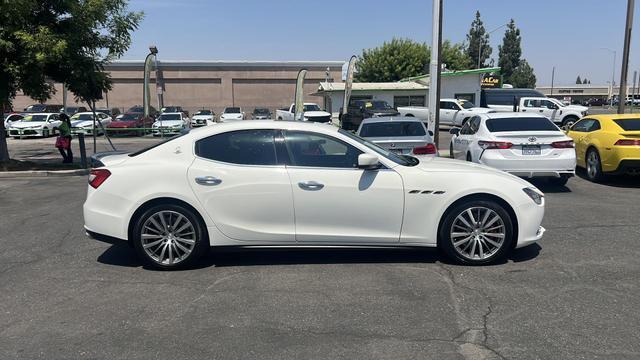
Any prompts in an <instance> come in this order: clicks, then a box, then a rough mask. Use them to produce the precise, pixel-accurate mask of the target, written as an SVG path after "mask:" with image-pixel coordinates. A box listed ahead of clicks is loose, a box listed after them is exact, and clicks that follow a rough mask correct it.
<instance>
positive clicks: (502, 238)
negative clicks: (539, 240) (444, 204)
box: [438, 200, 515, 265]
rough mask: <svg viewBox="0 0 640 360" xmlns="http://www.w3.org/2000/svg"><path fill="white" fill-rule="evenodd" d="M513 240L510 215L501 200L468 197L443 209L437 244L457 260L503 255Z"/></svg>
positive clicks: (474, 261) (487, 259)
mask: <svg viewBox="0 0 640 360" xmlns="http://www.w3.org/2000/svg"><path fill="white" fill-rule="evenodd" d="M514 240H515V239H514V231H513V222H512V219H511V217H510V216H509V213H508V212H507V211H506V210H505V209H504V207H503V206H502V205H501V204H499V203H497V202H495V201H491V200H471V201H466V202H464V203H461V204H458V205H456V206H454V207H453V208H452V209H450V210H449V211H448V212H447V213H446V215H445V218H444V221H443V222H442V226H441V228H440V234H439V241H438V247H439V248H440V249H442V250H443V251H444V252H445V253H446V254H447V255H448V256H449V257H450V258H452V259H454V260H455V261H457V262H459V263H462V264H467V265H483V264H488V263H492V262H495V261H498V260H500V259H501V258H503V257H504V256H505V255H506V254H507V253H508V252H509V250H510V249H511V247H512V246H511V245H512V243H513V241H514Z"/></svg>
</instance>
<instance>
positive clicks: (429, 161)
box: [416, 157, 533, 187]
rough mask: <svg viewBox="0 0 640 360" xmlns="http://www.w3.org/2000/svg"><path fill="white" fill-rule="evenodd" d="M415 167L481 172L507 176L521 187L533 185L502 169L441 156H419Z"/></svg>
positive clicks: (432, 170) (433, 170)
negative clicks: (418, 161)
mask: <svg viewBox="0 0 640 360" xmlns="http://www.w3.org/2000/svg"><path fill="white" fill-rule="evenodd" d="M416 167H417V168H418V169H420V170H423V171H425V172H429V173H432V172H436V171H437V172H455V173H469V172H474V173H478V172H482V173H485V174H492V175H497V176H501V177H503V178H509V179H511V180H514V181H516V182H519V183H520V184H521V185H522V186H523V187H533V185H531V184H530V183H529V182H527V181H526V180H523V179H521V178H519V177H517V176H515V175H511V174H509V173H506V172H504V171H501V170H498V169H494V168H491V167H488V166H485V165H481V164H476V163H472V162H468V161H462V160H454V159H449V158H442V157H432V158H425V159H423V158H421V159H420V164H418V165H416Z"/></svg>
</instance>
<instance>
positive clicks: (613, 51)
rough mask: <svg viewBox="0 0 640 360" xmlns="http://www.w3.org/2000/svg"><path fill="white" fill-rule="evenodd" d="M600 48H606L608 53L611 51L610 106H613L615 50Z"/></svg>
mask: <svg viewBox="0 0 640 360" xmlns="http://www.w3.org/2000/svg"><path fill="white" fill-rule="evenodd" d="M600 49H601V50H606V51H608V52H609V53H613V68H612V69H611V101H610V106H611V107H613V87H614V86H615V84H616V51H615V50H613V49H609V48H600Z"/></svg>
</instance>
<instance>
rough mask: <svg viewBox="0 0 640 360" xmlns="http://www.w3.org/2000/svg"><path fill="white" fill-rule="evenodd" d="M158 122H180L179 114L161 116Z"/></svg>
mask: <svg viewBox="0 0 640 360" xmlns="http://www.w3.org/2000/svg"><path fill="white" fill-rule="evenodd" d="M158 120H181V118H180V114H162V115H160V117H159V118H158Z"/></svg>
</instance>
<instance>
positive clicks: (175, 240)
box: [132, 204, 209, 270]
mask: <svg viewBox="0 0 640 360" xmlns="http://www.w3.org/2000/svg"><path fill="white" fill-rule="evenodd" d="M132 235H133V239H132V241H133V245H134V248H135V249H136V252H137V253H138V256H139V257H140V258H141V259H142V260H143V261H144V262H145V263H146V264H147V265H149V266H151V267H154V268H157V269H164V270H170V269H178V268H184V267H188V266H189V265H192V264H193V263H194V262H195V261H196V260H197V259H198V258H199V257H200V256H202V254H203V253H204V252H205V250H206V249H207V248H208V247H209V244H208V239H207V236H206V232H205V226H204V224H202V222H201V220H200V219H199V218H198V217H197V216H196V215H195V214H194V213H193V212H192V211H191V210H189V209H187V208H185V207H183V206H180V205H175V204H165V205H156V206H153V207H151V208H149V209H147V210H146V211H144V212H143V213H142V214H141V215H140V216H139V217H138V218H137V220H136V223H135V226H134V229H133V234H132Z"/></svg>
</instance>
